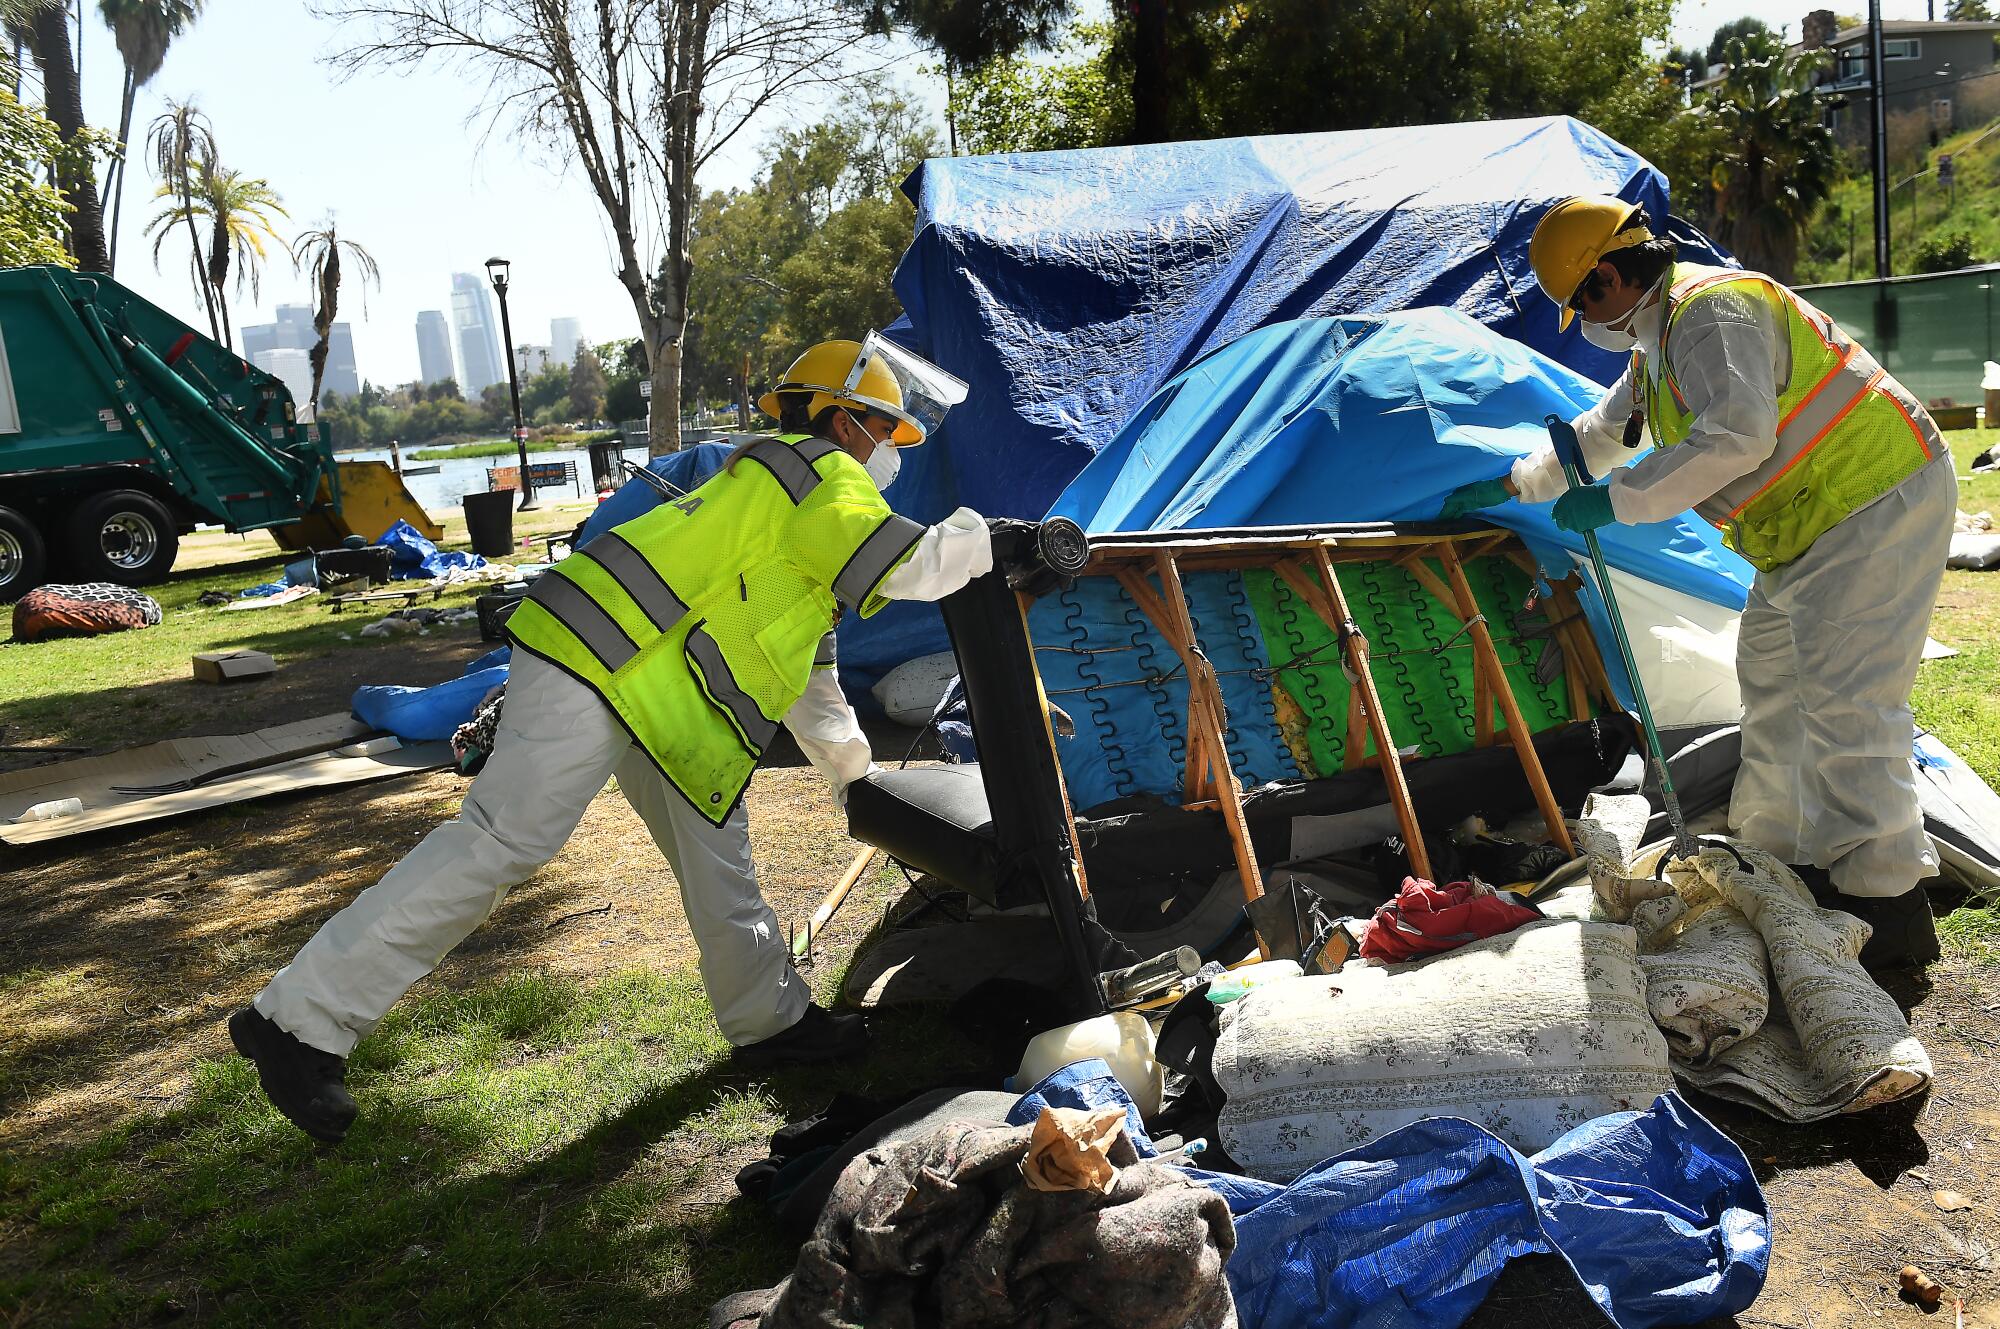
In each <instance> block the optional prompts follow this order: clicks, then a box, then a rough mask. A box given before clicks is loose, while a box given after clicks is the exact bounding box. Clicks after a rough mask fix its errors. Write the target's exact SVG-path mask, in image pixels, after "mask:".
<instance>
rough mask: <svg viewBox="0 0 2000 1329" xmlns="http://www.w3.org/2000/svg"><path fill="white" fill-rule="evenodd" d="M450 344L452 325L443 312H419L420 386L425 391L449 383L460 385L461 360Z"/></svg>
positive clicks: (436, 310)
mask: <svg viewBox="0 0 2000 1329" xmlns="http://www.w3.org/2000/svg"><path fill="white" fill-rule="evenodd" d="M451 341H452V339H451V322H450V320H448V319H447V318H445V316H444V311H443V310H442V309H424V310H419V311H418V312H417V382H419V383H421V384H423V385H424V386H425V387H429V386H430V385H431V384H433V383H442V382H443V381H444V380H446V379H450V380H451V381H452V382H454V383H457V382H458V357H457V355H456V354H454V353H453V351H452V344H451ZM459 386H460V387H461V388H463V387H464V385H463V384H460V385H459Z"/></svg>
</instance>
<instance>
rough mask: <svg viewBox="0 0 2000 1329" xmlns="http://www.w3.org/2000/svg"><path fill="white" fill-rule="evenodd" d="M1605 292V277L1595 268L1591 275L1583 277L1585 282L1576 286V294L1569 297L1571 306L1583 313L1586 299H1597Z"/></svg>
mask: <svg viewBox="0 0 2000 1329" xmlns="http://www.w3.org/2000/svg"><path fill="white" fill-rule="evenodd" d="M1603 293H1604V277H1603V276H1602V274H1600V273H1599V272H1597V270H1596V269H1594V268H1593V269H1592V270H1591V273H1590V275H1589V276H1588V277H1585V278H1584V279H1583V284H1582V285H1581V286H1579V287H1577V288H1576V294H1575V295H1572V296H1571V297H1570V298H1569V307H1570V308H1571V309H1574V310H1575V311H1576V312H1577V313H1579V314H1581V313H1582V312H1583V302H1584V301H1585V300H1595V299H1597V297H1598V296H1600V295H1602V294H1603Z"/></svg>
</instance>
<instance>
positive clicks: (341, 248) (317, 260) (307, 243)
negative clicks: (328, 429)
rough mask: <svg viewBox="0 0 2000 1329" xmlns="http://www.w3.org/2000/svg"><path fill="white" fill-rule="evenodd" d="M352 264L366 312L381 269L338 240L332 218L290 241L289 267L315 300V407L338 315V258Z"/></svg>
mask: <svg viewBox="0 0 2000 1329" xmlns="http://www.w3.org/2000/svg"><path fill="white" fill-rule="evenodd" d="M343 254H344V255H345V256H346V259H347V261H348V262H351V263H353V264H354V266H355V268H356V269H357V270H358V271H359V272H360V273H361V292H362V295H361V299H362V308H363V311H364V312H365V311H366V309H367V300H368V286H369V284H370V283H371V282H372V283H374V285H375V287H376V288H377V289H378V290H379V289H380V288H381V285H382V269H381V268H379V267H377V266H376V264H375V256H374V255H373V254H370V253H369V252H368V251H367V250H365V249H363V248H362V247H361V246H360V245H358V244H356V243H355V242H354V241H352V240H346V239H343V238H341V235H340V231H339V229H338V228H337V227H336V226H335V225H334V221H333V218H332V217H328V218H327V219H326V221H324V222H323V223H321V224H320V227H319V229H318V230H313V231H307V232H306V233H305V234H304V235H301V236H300V237H299V238H298V239H296V240H294V241H292V266H293V268H294V270H296V269H299V268H303V269H305V271H306V273H307V277H308V280H310V281H311V282H312V285H313V290H314V292H315V293H316V294H317V296H318V299H317V300H316V301H315V302H314V304H313V331H314V332H315V333H316V334H317V335H318V340H316V341H315V342H314V343H313V346H312V350H311V351H310V352H309V355H310V358H311V360H312V371H313V382H312V397H313V404H314V405H315V406H317V405H318V403H319V385H320V381H321V380H322V379H323V378H325V377H326V352H327V346H328V343H329V342H330V341H331V339H332V337H333V321H334V318H335V317H336V316H337V315H338V314H339V312H340V274H341V262H342V255H343Z"/></svg>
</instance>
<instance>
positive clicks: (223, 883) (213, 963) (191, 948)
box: [0, 767, 890, 1148]
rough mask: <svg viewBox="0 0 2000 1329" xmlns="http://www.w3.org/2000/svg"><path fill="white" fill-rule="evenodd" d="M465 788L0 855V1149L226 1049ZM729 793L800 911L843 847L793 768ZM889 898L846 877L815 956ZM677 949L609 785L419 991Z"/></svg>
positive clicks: (861, 926)
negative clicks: (741, 802) (244, 1011)
mask: <svg viewBox="0 0 2000 1329" xmlns="http://www.w3.org/2000/svg"><path fill="white" fill-rule="evenodd" d="M465 784H466V782H465V781H463V780H461V779H459V778H458V777H456V776H453V775H450V774H447V773H432V774H428V775H422V776H412V777H405V778H401V779H396V780H390V781H385V782H382V783H379V784H374V785H367V786H361V787H358V788H353V787H350V788H346V789H340V790H334V791H327V792H324V793H320V794H308V795H301V796H298V797H294V798H284V799H272V800H266V801H264V802H260V803H254V804H242V805H237V806H233V807H229V808H222V809H217V810H214V811H212V812H208V813H203V814H200V815H198V816H195V817H191V818H188V819H185V820H182V821H178V822H174V823H171V824H168V825H166V826H163V827H153V828H140V829H136V830H135V832H134V833H132V834H129V835H118V834H115V833H114V834H110V835H105V836H99V837H91V838H90V839H88V840H86V841H82V842H77V843H72V844H67V845H52V846H44V847H41V848H38V849H34V850H21V851H16V850H0V869H4V871H0V916H4V917H6V918H7V920H8V927H7V929H6V932H5V938H4V940H0V1027H5V1028H6V1029H7V1030H8V1031H9V1038H8V1040H7V1043H6V1045H5V1047H4V1048H0V1148H14V1147H31V1148H42V1147H48V1146H52V1145H56V1144H59V1143H63V1142H74V1141H80V1140H82V1139H86V1138H89V1137H90V1136H92V1135H95V1134H97V1133H100V1132H101V1131H102V1130H103V1129H104V1128H105V1127H106V1126H107V1125H109V1124H112V1123H114V1122H116V1121H118V1120H121V1119H123V1118H124V1117H126V1116H129V1115H131V1114H132V1113H134V1112H137V1111H141V1110H144V1109H148V1108H156V1107H158V1106H159V1105H160V1104H161V1103H164V1102H171V1101H173V1100H174V1099H175V1098H177V1097H178V1096H179V1095H181V1094H182V1093H184V1092H185V1091H186V1090H187V1088H188V1087H189V1083H190V1080H189V1076H190V1073H191V1071H192V1068H193V1066H194V1064H195V1062H196V1061H197V1060H198V1059H200V1058H203V1057H217V1056H222V1055H225V1054H226V1053H227V1052H228V1040H227V1035H226V1032H225V1031H224V1028H223V1021H224V1020H225V1019H226V1018H227V1017H228V1015H229V1013H230V1011H232V1010H234V1009H235V1008H237V1007H238V1006H240V1005H242V1004H243V1003H244V1002H246V1001H248V1000H249V999H250V998H251V997H252V996H253V995H255V993H256V992H257V990H258V988H259V987H261V986H262V985H263V983H264V982H265V980H267V979H268V978H269V977H270V975H271V974H272V973H273V972H274V971H275V970H276V969H277V968H278V967H279V966H281V965H283V964H284V963H285V962H286V960H288V959H289V958H290V957H291V955H292V954H293V952H295V951H296V950H297V949H298V947H299V946H300V945H301V944H303V943H304V942H305V940H306V939H307V938H308V937H310V936H311V935H312V933H313V932H314V931H315V930H316V929H317V928H318V927H319V925H320V924H321V923H322V922H324V921H325V920H326V919H327V918H328V917H330V916H331V915H332V914H333V913H334V912H336V911H337V910H338V909H340V908H341V907H342V906H343V905H345V904H346V903H347V902H348V901H349V900H351V899H353V897H354V896H355V895H357V894H359V893H360V892H361V891H362V890H364V889H366V888H367V887H368V886H370V885H372V884H374V882H375V881H376V880H377V879H378V878H379V877H380V876H381V875H382V873H383V872H385V871H386V870H387V869H388V868H389V866H390V865H391V864H392V863H394V862H395V860H396V859H397V858H398V857H400V856H401V855H402V854H403V853H404V852H406V851H407V850H408V849H409V848H411V847H412V846H413V845H415V844H416V842H417V841H418V840H419V839H421V838H422V837H423V836H424V835H425V834H426V833H428V832H429V831H430V829H431V828H432V827H433V826H435V825H437V824H438V823H439V822H441V821H443V820H445V819H446V818H448V817H450V816H452V815H454V814H455V813H456V811H457V807H458V803H459V800H460V799H461V798H462V796H463V793H464V789H465ZM748 806H749V809H750V822H751V845H752V851H753V853H754V855H755V857H756V862H757V865H758V869H759V872H760V874H761V877H762V880H763V887H764V893H765V897H766V898H767V899H768V900H769V901H770V902H771V905H772V907H773V908H774V909H775V910H777V912H778V915H779V917H780V918H781V919H783V920H785V921H786V922H787V923H788V924H790V923H792V922H794V921H796V922H799V923H801V924H802V923H803V921H804V919H805V918H806V917H808V916H809V915H810V914H811V911H812V909H813V907H814V906H815V905H816V904H817V903H818V902H819V900H820V898H821V896H822V895H823V894H824V893H825V892H826V890H827V889H828V888H829V887H830V886H831V885H832V884H833V882H834V881H835V880H836V879H837V878H838V876H839V875H840V873H841V871H842V870H843V869H844V868H845V867H846V866H847V863H848V860H849V859H850V858H851V857H852V855H853V853H854V851H855V849H856V848H857V847H858V846H857V845H856V844H855V843H854V842H853V841H851V840H849V839H848V838H847V836H846V833H845V823H844V820H843V818H842V817H841V815H840V814H839V813H838V812H837V811H836V810H835V808H834V807H833V804H832V800H831V798H830V797H829V795H828V793H827V791H826V786H825V784H824V782H823V781H822V780H821V779H820V778H819V776H818V775H817V774H816V773H815V772H814V771H812V770H811V769H810V768H807V767H792V768H775V769H768V770H764V771H761V772H759V774H758V776H757V778H756V781H755V782H754V784H753V786H752V789H751V792H750V795H749V802H748ZM889 894H890V893H889V891H888V889H887V888H886V887H880V886H877V885H876V884H875V883H874V882H873V881H872V880H871V881H870V882H868V883H865V884H864V886H863V888H862V889H861V890H860V891H858V892H857V894H856V896H855V897H854V898H853V899H851V900H850V902H849V903H848V905H847V906H846V908H845V909H844V910H843V912H842V913H841V915H840V916H839V917H837V918H836V919H835V921H834V924H833V926H832V927H831V928H830V929H829V930H828V931H827V933H826V934H825V936H826V949H825V950H823V951H822V952H821V953H822V954H826V953H829V952H836V953H837V952H844V951H845V950H847V949H851V948H852V947H853V945H854V944H855V942H856V941H858V940H859V938H860V937H861V935H862V934H863V933H864V932H865V931H866V930H867V928H868V927H869V925H870V924H871V923H872V922H873V921H874V919H875V918H876V917H877V916H879V914H880V912H881V910H882V908H883V907H884V904H885V903H886V901H887V899H888V898H889ZM693 958H694V946H693V942H692V940H691V939H690V937H689V935H688V931H687V924H686V916H685V914H684V912H683V910H682V908H681V901H680V893H679V891H678V889H677V888H676V886H675V883H674V880H673V874H672V872H671V871H670V870H669V869H668V867H667V865H666V863H665V861H664V860H663V859H662V857H661V856H660V853H659V851H658V849H657V848H655V847H654V845H653V843H652V839H651V837H650V836H649V835H648V834H647V832H646V829H645V826H644V824H643V823H642V822H640V820H639V818H638V816H637V814H636V813H634V812H633V811H632V810H631V807H630V806H629V805H628V804H627V803H626V802H625V800H624V798H623V797H621V796H620V795H619V794H618V793H616V792H615V788H614V789H607V790H606V791H605V792H604V793H603V794H600V795H599V796H598V797H597V799H596V800H595V801H593V802H592V804H591V805H590V808H589V809H588V811H587V812H586V813H585V815H584V819H583V822H582V824H581V825H580V826H579V827H578V829H577V832H576V834H575V835H574V836H573V837H572V838H571V840H570V842H569V844H568V845H567V846H566V847H565V848H564V850H563V852H562V853H561V854H560V855H559V856H558V857H557V858H556V860H555V861H554V862H553V863H551V864H550V865H549V866H548V867H546V868H544V869H543V870H542V871H541V872H540V873H538V874H536V875H535V876H534V877H533V878H531V879H530V880H529V881H527V882H525V883H523V884H522V885H521V886H519V887H517V888H516V889H515V890H514V891H513V892H512V893H511V894H510V895H509V896H508V898H507V899H506V901H505V902H503V903H502V905H501V906H500V908H499V909H498V910H496V911H495V913H494V916H493V918H492V919H491V920H489V921H488V923H487V924H486V926H484V927H483V928H481V929H479V930H478V931H477V932H475V933H474V934H473V935H472V936H471V937H470V938H469V939H468V940H467V941H466V942H465V944H463V945H462V946H460V947H459V948H458V949H457V950H456V951H455V952H453V953H452V955H451V956H450V957H449V958H448V959H447V960H446V961H445V963H444V965H443V966H442V967H441V968H440V969H439V971H438V972H437V973H436V974H435V975H433V976H432V977H431V978H429V979H426V980H425V982H427V983H444V984H453V985H456V984H460V983H465V982H470V981H474V980H477V979H482V978H491V977H499V976H501V975H504V974H507V973H510V972H518V971H520V970H521V969H523V968H539V969H544V970H553V971H556V972H560V973H564V974H571V975H575V976H578V977H590V976H594V975H599V974H603V973H606V972H611V971H615V970H619V969H625V968H629V967H633V966H646V967H657V968H662V969H670V968H675V967H680V966H683V965H686V964H690V963H692V961H693Z"/></svg>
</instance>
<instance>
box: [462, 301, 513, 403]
mask: <svg viewBox="0 0 2000 1329" xmlns="http://www.w3.org/2000/svg"><path fill="white" fill-rule="evenodd" d="M451 326H452V330H453V332H454V333H455V334H456V335H457V339H458V368H459V372H460V374H461V377H460V379H459V382H458V388H459V391H460V392H462V393H463V394H464V395H465V397H466V399H467V400H468V401H478V400H479V394H481V393H482V392H484V391H486V389H488V388H490V387H492V386H493V385H494V384H495V383H505V382H506V381H507V371H506V363H507V362H506V360H505V359H503V358H502V356H501V351H500V316H499V313H498V311H496V310H495V309H494V307H493V292H492V291H491V290H489V289H488V287H487V283H486V279H485V278H484V277H483V276H478V277H476V276H474V275H473V274H471V273H469V272H454V273H452V274H451Z"/></svg>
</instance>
